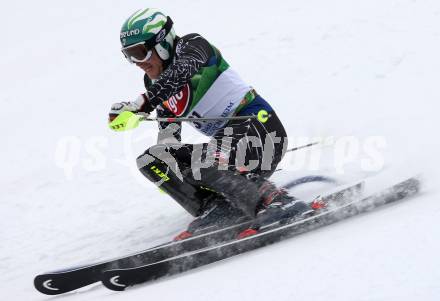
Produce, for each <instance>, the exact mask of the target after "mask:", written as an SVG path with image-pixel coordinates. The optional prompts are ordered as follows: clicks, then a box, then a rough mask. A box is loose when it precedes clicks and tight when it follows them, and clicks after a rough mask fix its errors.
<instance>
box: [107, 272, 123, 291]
mask: <svg viewBox="0 0 440 301" xmlns="http://www.w3.org/2000/svg"><path fill="white" fill-rule="evenodd" d="M101 282H102V284H103V285H104V286H105V287H106V288H108V289H110V290H113V291H123V290H125V289H126V288H127V285H126V284H124V283H122V282H121V281H120V275H118V274H117V273H115V272H114V271H105V272H104V273H103V277H102V279H101Z"/></svg>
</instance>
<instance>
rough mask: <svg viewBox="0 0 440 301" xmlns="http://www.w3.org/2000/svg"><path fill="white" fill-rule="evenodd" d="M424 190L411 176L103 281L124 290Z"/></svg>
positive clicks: (111, 273) (108, 274)
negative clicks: (305, 215)
mask: <svg viewBox="0 0 440 301" xmlns="http://www.w3.org/2000/svg"><path fill="white" fill-rule="evenodd" d="M419 189H420V181H419V180H418V179H417V178H410V179H408V180H406V181H403V182H401V183H398V184H396V185H394V186H392V187H390V188H388V189H386V190H384V191H382V192H380V193H377V194H374V195H371V196H368V197H365V198H362V199H360V200H359V199H358V200H352V201H350V202H348V203H346V204H342V205H341V206H339V207H338V206H336V207H333V208H329V209H327V210H324V211H322V212H321V213H317V214H316V215H313V216H311V217H309V218H305V219H302V220H300V221H294V222H292V223H290V224H286V225H281V226H278V227H274V228H270V229H265V230H264V231H263V232H260V233H258V234H256V235H254V236H249V237H246V238H243V239H236V240H232V241H230V242H226V243H224V244H220V245H217V246H213V247H207V248H204V249H200V250H197V251H194V252H190V253H187V254H182V255H179V256H176V257H173V258H168V259H166V260H163V261H159V262H155V263H152V264H147V265H142V266H138V267H132V268H126V269H113V270H108V271H105V272H104V273H103V274H102V280H101V281H102V283H103V284H104V285H105V286H106V287H107V288H109V289H111V290H116V291H121V290H124V289H125V288H126V287H128V286H132V285H135V284H139V283H144V282H147V281H151V280H155V279H158V278H161V277H164V276H170V275H174V274H177V273H181V272H185V271H188V270H191V269H194V268H197V267H200V266H204V265H207V264H210V263H213V262H216V261H219V260H222V259H226V258H229V257H231V256H235V255H238V254H241V253H244V252H248V251H251V250H254V249H257V248H261V247H263V246H266V245H269V244H273V243H275V242H278V241H280V240H283V239H285V238H288V237H292V236H296V235H299V234H302V233H305V232H308V231H311V230H314V229H317V228H320V227H323V226H326V225H330V224H333V223H335V222H338V221H340V220H343V219H346V218H349V217H352V216H355V215H358V214H360V213H363V212H367V211H370V210H372V209H374V208H377V207H380V206H383V205H385V204H388V203H391V202H394V201H397V200H401V199H403V198H405V197H408V196H411V195H414V194H416V193H417V192H418V191H419Z"/></svg>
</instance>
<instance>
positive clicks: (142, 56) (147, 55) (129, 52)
mask: <svg viewBox="0 0 440 301" xmlns="http://www.w3.org/2000/svg"><path fill="white" fill-rule="evenodd" d="M121 51H122V53H123V54H124V55H125V58H126V59H127V61H129V62H130V63H132V64H133V63H143V62H147V61H149V60H150V59H151V56H152V55H153V49H148V48H147V46H146V45H145V42H140V43H136V44H133V45H130V46H127V47H124V48H122V49H121Z"/></svg>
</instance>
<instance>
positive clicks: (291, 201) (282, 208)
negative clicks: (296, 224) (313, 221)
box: [238, 182, 315, 238]
mask: <svg viewBox="0 0 440 301" xmlns="http://www.w3.org/2000/svg"><path fill="white" fill-rule="evenodd" d="M265 185H266V186H268V185H269V186H270V187H262V189H266V190H267V191H268V192H269V194H266V196H265V197H263V200H262V202H261V204H260V207H259V210H258V212H257V215H256V217H255V220H254V222H253V223H252V225H251V227H249V228H248V229H246V230H244V231H242V232H241V233H240V234H239V235H238V238H245V237H248V236H251V235H254V234H257V233H258V232H259V231H260V230H263V229H264V228H267V227H269V226H271V225H274V224H280V225H282V224H285V223H288V222H290V221H292V220H294V219H303V218H306V217H308V216H311V215H313V214H314V212H315V210H314V209H313V208H311V207H310V206H309V205H308V204H306V203H305V202H303V201H301V200H298V199H296V198H294V197H292V196H290V195H288V193H287V192H286V191H285V190H283V189H274V188H276V187H275V186H274V185H273V184H272V183H271V182H267V183H266V184H265ZM263 195H264V192H263Z"/></svg>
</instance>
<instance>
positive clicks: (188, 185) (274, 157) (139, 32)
mask: <svg viewBox="0 0 440 301" xmlns="http://www.w3.org/2000/svg"><path fill="white" fill-rule="evenodd" d="M120 40H121V44H122V52H123V54H124V55H125V57H126V59H127V60H128V61H129V62H130V63H134V64H135V65H136V66H138V67H139V68H141V69H142V70H143V71H144V84H145V88H146V90H147V91H146V93H143V94H141V95H140V96H138V97H137V98H136V99H135V100H134V101H131V102H120V103H115V104H113V105H112V107H111V110H110V114H109V122H114V121H116V120H117V117H118V116H119V115H120V114H121V113H122V112H125V111H129V112H133V113H142V114H150V113H151V112H153V111H156V114H157V116H158V117H192V118H194V121H193V122H190V124H191V125H192V126H193V127H195V128H196V129H197V130H199V131H200V132H201V133H203V134H204V135H206V136H208V137H211V140H210V142H209V143H202V144H182V143H181V142H180V141H181V135H180V134H181V122H159V134H158V144H157V145H155V146H152V147H150V148H148V149H147V150H146V151H145V153H143V154H142V155H141V156H139V157H138V158H137V165H138V168H139V170H140V172H141V173H142V174H143V175H144V176H145V177H146V178H148V179H149V180H151V181H152V182H155V183H156V184H157V185H159V186H160V188H161V189H162V190H164V191H165V192H167V193H168V194H169V195H170V196H171V197H172V198H174V199H175V200H176V201H177V202H178V203H179V204H180V205H181V206H182V207H183V208H184V209H185V210H186V211H188V212H189V213H190V214H192V215H193V216H195V217H196V218H195V220H194V221H193V222H191V223H190V225H189V226H188V229H187V230H186V231H184V232H183V233H181V234H180V235H179V236H177V237H176V240H179V239H185V238H187V237H190V236H192V235H195V234H199V233H203V232H204V231H211V230H213V229H216V228H221V227H225V226H228V225H231V224H234V223H237V222H240V221H244V220H252V226H251V228H249V229H248V230H246V231H244V232H243V236H246V235H251V234H254V233H256V232H257V231H258V229H260V228H261V227H264V226H265V225H267V224H270V223H273V222H275V221H278V220H280V219H283V218H294V217H299V216H304V215H307V214H309V213H310V212H311V209H310V207H309V206H308V205H306V204H305V203H304V202H302V201H299V200H297V199H295V198H294V197H292V196H289V195H288V194H287V193H286V191H284V190H282V189H279V188H277V187H276V186H275V185H274V184H273V183H271V182H270V181H268V180H267V179H268V178H269V177H270V176H271V175H272V173H273V172H274V171H275V169H276V166H277V165H278V163H279V162H280V161H281V159H282V157H283V155H284V152H285V150H286V148H287V134H286V132H285V130H284V127H283V125H282V123H281V121H280V120H279V119H278V117H277V114H276V113H275V111H274V110H273V108H272V107H271V106H270V105H269V104H268V103H267V102H266V101H265V100H264V99H263V98H262V97H261V96H260V95H259V94H258V93H257V92H256V91H255V89H253V88H252V87H251V86H249V85H248V84H246V83H245V82H244V81H243V80H242V79H241V78H240V77H239V75H238V74H237V73H236V72H235V70H234V69H232V68H231V67H230V66H229V64H228V63H227V62H226V60H225V59H224V58H223V56H222V54H221V52H220V51H219V50H218V49H217V48H216V47H214V46H213V45H212V44H210V43H209V42H208V41H207V40H206V39H204V38H203V37H202V36H201V35H199V34H196V33H193V34H187V35H185V36H182V37H179V36H177V35H176V34H175V31H174V28H173V22H172V20H171V18H170V17H168V16H166V15H165V14H163V13H162V12H160V11H158V10H157V9H151V8H147V9H143V10H139V11H136V12H135V13H134V14H133V15H131V16H130V17H129V18H128V19H127V20H126V21H125V22H124V24H123V26H122V29H121V33H120ZM240 116H241V117H243V116H253V117H252V118H246V119H238V118H240ZM203 117H210V118H219V119H217V120H216V119H210V120H203V121H197V118H203ZM225 117H227V118H230V119H229V120H227V121H226V120H224V119H225ZM237 117H238V118H237ZM234 118H236V119H234Z"/></svg>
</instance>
